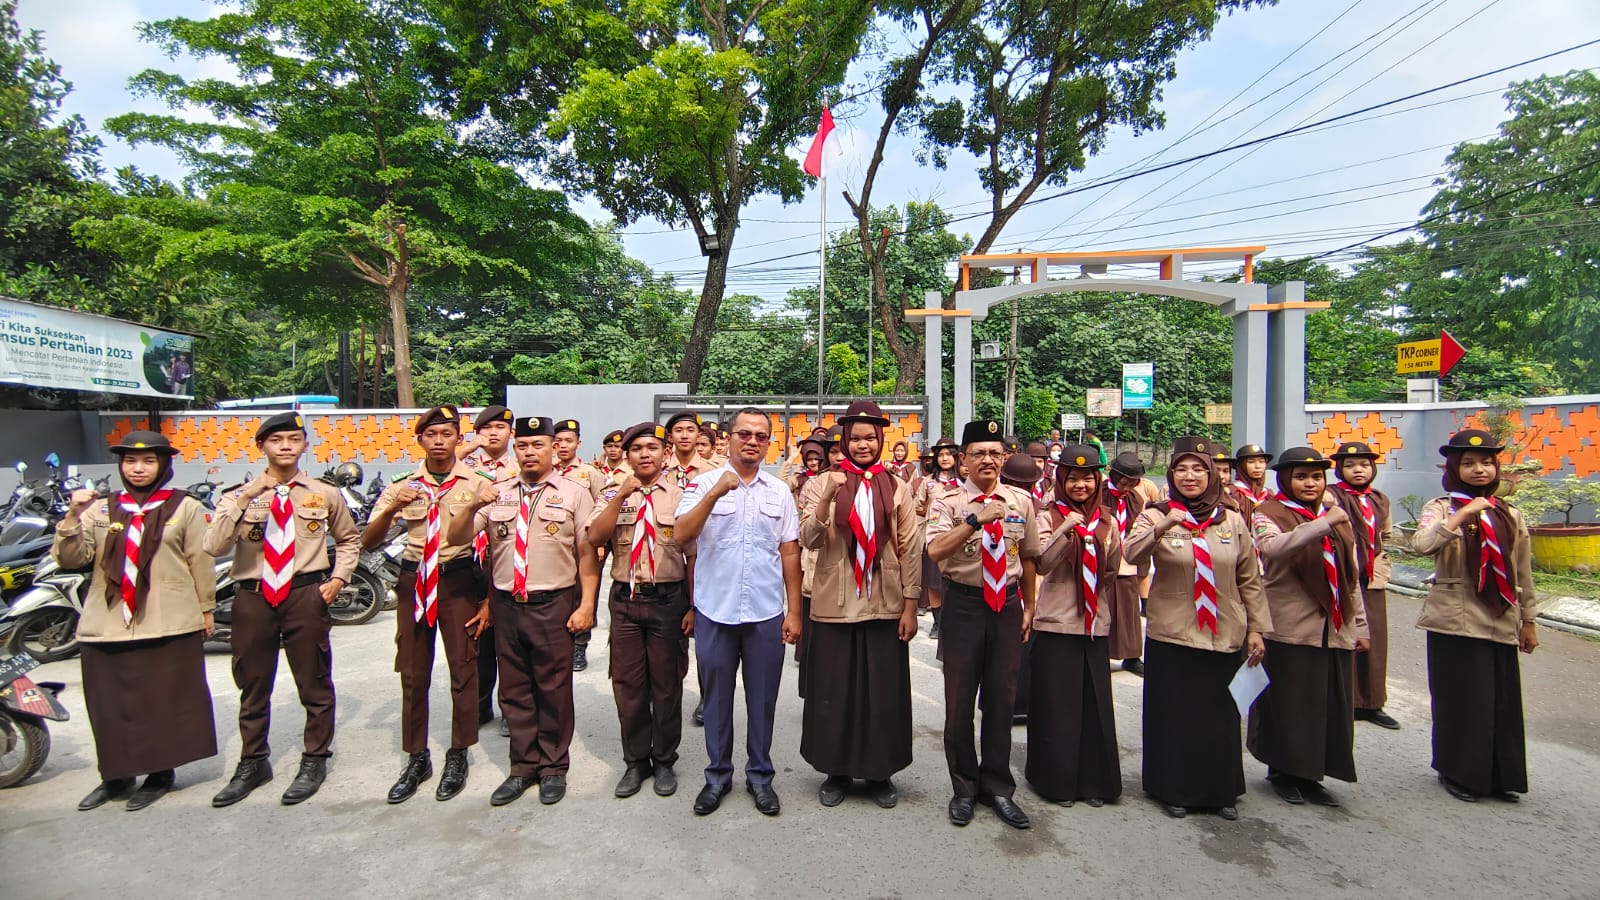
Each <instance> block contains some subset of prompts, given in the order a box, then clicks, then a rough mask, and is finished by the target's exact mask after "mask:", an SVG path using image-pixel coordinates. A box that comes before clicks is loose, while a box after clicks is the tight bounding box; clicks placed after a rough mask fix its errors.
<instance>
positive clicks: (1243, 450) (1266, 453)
mask: <svg viewBox="0 0 1600 900" xmlns="http://www.w3.org/2000/svg"><path fill="white" fill-rule="evenodd" d="M1223 449H1224V450H1226V449H1227V448H1226V447H1224V448H1223ZM1255 456H1259V457H1261V458H1262V459H1271V458H1272V451H1271V450H1268V449H1267V448H1265V447H1263V446H1261V445H1260V444H1245V445H1244V446H1243V447H1240V448H1239V449H1237V450H1235V451H1233V460H1234V462H1244V461H1245V460H1247V459H1250V458H1251V457H1255Z"/></svg>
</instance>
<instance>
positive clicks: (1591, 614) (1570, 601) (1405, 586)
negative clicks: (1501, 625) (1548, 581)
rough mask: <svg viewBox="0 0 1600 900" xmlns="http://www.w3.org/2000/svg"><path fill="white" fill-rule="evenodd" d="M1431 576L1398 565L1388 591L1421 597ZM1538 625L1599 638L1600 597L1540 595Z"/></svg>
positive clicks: (1424, 570) (1426, 590)
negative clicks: (1541, 596) (1595, 598)
mask: <svg viewBox="0 0 1600 900" xmlns="http://www.w3.org/2000/svg"><path fill="white" fill-rule="evenodd" d="M1432 575H1433V573H1432V572H1430V571H1429V570H1427V569H1419V568H1416V567H1414V566H1398V565H1397V566H1395V567H1394V571H1393V572H1392V573H1391V574H1390V576H1389V590H1391V591H1394V592H1395V593H1397V594H1403V595H1405V596H1408V597H1424V596H1426V595H1427V593H1428V584H1427V579H1428V578H1430V577H1431V576H1432ZM1539 624H1541V625H1547V626H1549V627H1551V628H1554V629H1557V630H1558V631H1566V632H1570V633H1572V634H1577V635H1582V636H1583V637H1588V638H1596V639H1600V600H1591V599H1587V598H1584V597H1543V598H1540V600H1539Z"/></svg>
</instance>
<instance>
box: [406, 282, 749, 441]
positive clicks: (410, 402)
mask: <svg viewBox="0 0 1600 900" xmlns="http://www.w3.org/2000/svg"><path fill="white" fill-rule="evenodd" d="M392 268H400V269H401V271H400V272H399V273H397V274H396V277H395V278H393V279H391V280H390V282H389V286H388V287H387V288H385V289H384V296H385V299H387V300H388V302H389V321H390V323H391V325H392V327H393V329H394V386H395V405H396V406H398V407H400V408H402V409H410V408H412V407H414V406H416V405H417V398H416V395H415V394H413V393H412V390H411V328H410V326H409V325H408V324H407V323H406V288H407V287H408V286H409V283H410V279H409V278H407V277H406V275H405V273H404V270H403V267H392ZM718 299H721V298H720V297H719V298H718ZM379 371H380V372H381V371H382V370H381V369H380V370H379ZM380 377H381V376H380Z"/></svg>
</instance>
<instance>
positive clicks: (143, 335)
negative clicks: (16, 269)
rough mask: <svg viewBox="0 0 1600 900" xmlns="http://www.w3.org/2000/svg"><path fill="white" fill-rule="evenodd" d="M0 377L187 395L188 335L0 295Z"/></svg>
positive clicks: (190, 383)
mask: <svg viewBox="0 0 1600 900" xmlns="http://www.w3.org/2000/svg"><path fill="white" fill-rule="evenodd" d="M0 381H3V382H9V383H11V384H21V385H25V386H27V387H44V388H65V389H67V390H74V391H95V392H106V393H113V394H136V395H139V396H143V397H171V398H177V399H187V398H190V397H192V396H193V395H194V337H193V336H191V335H187V334H174V333H172V332H170V331H158V330H156V329H154V328H146V327H144V326H142V325H136V324H134V323H132V322H124V321H122V320H121V319H111V318H107V317H104V316H92V315H88V314H86V313H78V312H73V311H72V310H70V309H60V308H57V307H53V306H40V305H38V304H34V303H23V302H21V301H18V300H10V299H4V298H0Z"/></svg>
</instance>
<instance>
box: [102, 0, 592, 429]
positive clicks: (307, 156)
mask: <svg viewBox="0 0 1600 900" xmlns="http://www.w3.org/2000/svg"><path fill="white" fill-rule="evenodd" d="M141 32H142V34H143V36H144V38H145V39H146V40H149V41H152V42H155V43H157V44H158V45H160V46H161V47H162V48H163V49H164V50H166V51H167V52H168V53H170V54H173V55H177V54H180V53H182V54H189V55H192V56H195V57H199V58H202V59H207V58H211V59H219V60H221V61H223V62H225V63H227V64H228V65H230V66H231V67H232V68H233V70H234V73H235V75H236V76H237V77H236V79H235V80H223V79H215V78H202V79H195V80H188V79H185V78H182V77H179V76H177V75H174V74H170V73H165V72H160V71H155V70H150V71H146V72H143V73H141V74H140V75H138V76H136V77H135V78H134V79H133V81H132V88H133V90H134V92H135V93H137V94H142V95H150V96H154V97H157V98H159V99H162V100H164V101H166V102H167V103H169V104H171V105H172V106H173V107H175V108H177V109H179V110H189V111H203V112H204V113H206V114H207V116H206V117H205V119H204V120H200V121H195V120H192V119H191V118H185V117H180V116H177V115H149V114H143V113H129V114H125V115H122V116H118V117H116V118H113V119H111V120H110V121H109V122H107V128H108V129H109V130H110V131H111V132H112V133H114V134H116V135H117V136H119V137H121V138H123V139H124V140H127V141H129V142H130V143H133V144H140V143H153V144H159V145H162V146H166V147H170V148H172V149H173V150H174V151H176V152H177V153H178V155H179V156H180V158H181V159H182V160H183V161H184V162H185V163H186V164H187V165H188V167H189V169H190V172H191V174H190V177H189V180H188V184H189V186H190V187H191V188H192V189H193V190H194V191H195V192H196V193H197V194H198V195H203V196H204V197H205V198H206V199H207V201H208V202H209V204H210V205H211V207H212V208H213V210H214V211H215V212H216V214H217V216H218V219H219V221H218V222H217V223H215V224H209V225H207V226H205V227H202V228H196V229H195V230H193V231H189V232H187V233H185V234H182V235H181V236H178V237H175V239H174V245H173V247H172V248H171V251H170V252H173V253H177V254H182V255H183V256H184V257H185V258H186V259H188V260H189V261H190V263H191V264H192V265H194V266H196V267H208V266H209V267H218V268H221V269H222V270H224V271H230V272H235V273H237V274H238V275H239V276H240V277H246V276H248V277H254V278H258V279H260V280H261V281H262V282H263V283H265V284H268V285H270V288H271V290H270V292H269V295H270V296H272V297H273V298H275V299H276V300H277V301H278V302H282V303H285V304H286V305H288V306H289V307H290V308H291V309H292V310H293V311H295V312H298V313H304V314H308V315H327V314H340V313H344V314H353V315H359V314H361V313H363V312H364V313H366V314H367V315H371V314H372V313H374V312H375V311H381V312H382V314H383V315H384V317H385V318H386V319H387V320H388V323H389V327H390V330H391V334H392V344H393V354H394V357H393V358H394V371H395V385H396V394H397V400H398V402H399V404H400V405H402V406H412V405H415V403H416V394H415V391H414V388H413V383H412V378H413V361H412V354H411V340H410V325H409V321H408V318H407V303H406V300H407V296H408V295H409V293H410V291H411V289H412V286H413V284H414V283H415V282H416V281H417V280H418V279H422V278H427V277H430V276H432V277H435V278H447V279H453V280H455V281H457V282H459V283H462V284H467V285H472V284H477V285H482V284H485V283H489V282H490V281H496V280H503V279H510V280H520V279H526V278H528V277H529V274H530V273H531V272H532V271H533V270H534V269H536V268H537V267H539V266H541V265H544V264H546V263H547V262H548V261H549V260H550V259H551V258H552V257H557V256H559V255H560V254H562V253H563V252H565V251H566V250H567V249H568V245H569V243H570V237H571V235H573V234H574V233H577V232H580V231H581V230H582V229H583V228H584V226H583V224H582V222H581V221H580V220H578V219H577V218H576V217H574V216H572V215H571V214H570V213H569V212H568V210H567V207H566V202H565V199H564V197H563V196H562V195H560V194H559V193H556V192H553V191H544V190H535V189H533V188H531V187H529V186H528V184H527V183H526V182H524V180H523V179H522V178H521V176H520V175H518V173H517V172H516V171H515V170H514V169H513V168H512V167H511V166H510V165H509V164H508V160H507V159H506V158H505V157H504V155H503V154H501V153H500V152H499V151H497V150H495V149H492V148H491V147H490V146H488V145H487V144H482V143H477V142H473V141H471V140H468V139H466V138H464V137H463V135H462V134H461V133H460V131H459V129H458V128H457V127H456V126H454V125H453V124H452V123H451V122H449V121H447V120H446V119H445V118H444V117H443V115H442V113H441V112H439V110H438V106H437V103H436V100H437V99H438V98H437V97H436V95H435V94H434V92H433V90H432V88H431V87H430V86H431V85H432V83H433V82H432V80H431V78H430V73H431V72H432V67H433V66H434V64H435V61H436V55H437V54H438V52H439V47H440V46H441V44H443V43H444V40H445V39H444V36H443V34H442V32H441V29H440V27H439V26H438V25H437V24H435V23H433V22H431V21H429V20H428V19H426V18H424V17H422V16H421V15H419V7H416V6H415V5H413V4H408V3H404V2H399V0H244V2H242V3H240V4H238V5H237V6H236V7H235V8H234V9H233V11H227V12H223V13H220V14H218V15H217V16H215V17H213V18H211V19H206V20H193V19H186V18H173V19H166V20H163V21H159V22H154V23H149V24H146V25H143V26H141ZM350 284H359V285H365V286H366V287H367V290H368V291H370V293H369V294H367V296H368V297H370V300H368V301H367V302H366V303H365V304H345V305H341V306H339V307H336V308H335V309H332V310H330V309H328V307H327V305H326V301H327V299H328V297H329V295H330V294H332V293H335V292H336V291H337V290H338V289H339V288H340V287H341V286H344V285H350ZM363 306H364V307H365V309H363Z"/></svg>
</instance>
